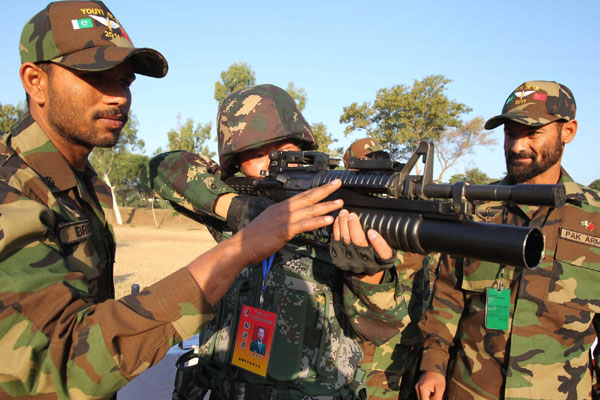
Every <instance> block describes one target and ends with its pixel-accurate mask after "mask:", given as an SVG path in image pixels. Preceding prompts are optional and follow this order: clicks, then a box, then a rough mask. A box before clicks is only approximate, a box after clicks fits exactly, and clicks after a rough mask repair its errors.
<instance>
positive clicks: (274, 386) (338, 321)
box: [174, 243, 367, 400]
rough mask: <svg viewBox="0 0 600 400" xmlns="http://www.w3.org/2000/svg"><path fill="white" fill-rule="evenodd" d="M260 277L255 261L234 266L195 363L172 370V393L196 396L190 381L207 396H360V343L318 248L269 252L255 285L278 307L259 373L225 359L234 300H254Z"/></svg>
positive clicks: (233, 326)
mask: <svg viewBox="0 0 600 400" xmlns="http://www.w3.org/2000/svg"><path fill="white" fill-rule="evenodd" d="M326 260H329V262H327V261H326ZM262 280H263V271H262V268H261V266H260V265H251V266H248V267H246V268H244V269H243V270H242V272H241V273H240V274H239V276H238V277H237V279H236V280H235V281H234V283H233V285H232V286H231V288H230V289H229V291H228V292H227V294H226V295H225V296H224V298H223V299H222V300H221V301H220V302H219V303H218V304H217V306H216V309H215V318H214V319H213V320H212V321H211V322H210V323H209V325H208V326H207V327H205V328H204V330H203V331H202V332H201V333H200V349H199V352H198V358H199V360H198V364H197V365H196V367H194V368H195V370H194V371H193V372H190V371H189V370H188V371H187V373H186V374H185V375H187V376H184V371H182V370H180V371H179V372H178V375H179V376H178V378H177V379H178V380H179V383H177V382H176V388H175V393H174V399H189V398H202V397H199V396H201V395H202V394H201V393H205V392H206V390H204V391H202V390H201V391H198V390H197V389H198V386H199V387H201V388H203V389H211V393H212V394H211V398H212V399H215V398H217V399H253V400H256V399H259V400H260V399H269V400H271V399H313V398H316V397H317V396H318V398H319V399H355V398H356V399H366V398H367V395H366V388H365V386H364V384H363V383H362V380H363V379H362V378H363V377H364V371H362V370H360V369H359V368H358V367H357V366H358V364H359V362H360V361H361V360H362V351H361V349H360V348H359V346H358V344H357V343H356V341H355V340H354V333H353V331H352V329H351V328H350V325H349V323H348V321H347V318H346V316H345V314H344V313H343V311H342V274H341V271H340V270H339V269H337V268H335V267H334V266H333V265H332V264H331V262H330V258H329V254H328V252H327V251H326V250H323V249H314V248H311V247H307V246H301V245H294V244H292V243H288V244H287V245H286V247H284V248H283V249H282V250H280V251H279V252H278V253H277V254H276V255H275V259H274V262H273V266H272V268H271V271H270V272H269V273H268V275H267V277H266V281H265V290H264V293H263V297H264V304H270V305H274V306H275V307H276V309H277V310H278V316H277V323H276V327H275V333H274V338H273V342H272V350H271V355H270V361H269V366H268V369H267V376H266V377H265V378H263V377H262V376H259V375H255V374H252V373H250V372H247V371H245V370H243V369H240V368H237V367H235V366H232V365H231V359H232V352H233V348H234V342H235V337H236V330H237V329H238V321H239V317H240V310H241V307H242V305H243V304H258V302H259V299H260V296H261V292H262ZM188 357H189V356H188ZM190 380H193V381H194V384H195V385H196V388H195V389H193V390H190V387H189V383H190V382H189V381H190ZM178 386H179V388H178ZM186 386H187V388H186ZM184 392H187V393H194V392H195V393H196V394H195V395H194V394H192V395H189V394H187V395H184V394H183V393H184Z"/></svg>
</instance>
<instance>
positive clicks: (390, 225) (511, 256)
mask: <svg viewBox="0 0 600 400" xmlns="http://www.w3.org/2000/svg"><path fill="white" fill-rule="evenodd" d="M348 209H349V210H350V211H353V212H356V213H357V215H358V217H359V219H360V221H361V223H362V225H363V227H364V228H365V229H375V230H376V231H377V232H379V233H380V234H381V235H382V236H383V238H384V239H385V240H386V241H387V242H388V243H389V244H390V246H391V247H392V248H394V249H398V250H403V251H408V252H412V253H419V254H427V253H438V252H439V253H447V254H449V255H451V256H455V257H467V258H475V259H478V260H483V261H489V262H494V263H498V264H504V265H513V266H519V267H524V268H535V267H536V266H537V265H538V264H539V263H540V261H541V260H542V258H543V254H544V235H543V234H542V232H541V231H540V230H539V229H537V228H530V227H522V226H513V225H501V224H491V223H485V222H474V221H471V220H466V219H465V220H461V221H452V220H444V219H437V218H423V217H422V216H421V215H418V214H404V213H389V212H386V213H379V212H372V211H369V210H365V209H360V208H357V209H353V207H348Z"/></svg>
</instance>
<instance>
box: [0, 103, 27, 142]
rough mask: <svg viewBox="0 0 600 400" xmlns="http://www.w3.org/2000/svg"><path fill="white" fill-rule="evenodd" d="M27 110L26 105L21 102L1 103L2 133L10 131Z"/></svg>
mask: <svg viewBox="0 0 600 400" xmlns="http://www.w3.org/2000/svg"><path fill="white" fill-rule="evenodd" d="M25 111H26V110H25V106H24V105H23V103H21V102H19V103H18V104H17V105H16V106H13V105H12V104H5V105H2V103H0V135H2V134H5V133H8V132H9V131H10V128H11V127H12V126H13V125H14V124H15V123H16V122H17V121H18V120H19V118H21V116H22V115H23V114H24V113H25Z"/></svg>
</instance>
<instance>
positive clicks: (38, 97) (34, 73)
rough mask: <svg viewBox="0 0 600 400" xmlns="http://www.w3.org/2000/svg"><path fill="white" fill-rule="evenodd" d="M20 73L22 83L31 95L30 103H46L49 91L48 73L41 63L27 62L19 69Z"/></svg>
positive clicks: (40, 104)
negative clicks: (41, 66)
mask: <svg viewBox="0 0 600 400" xmlns="http://www.w3.org/2000/svg"><path fill="white" fill-rule="evenodd" d="M19 75H20V76H21V83H22V84H23V87H24V88H25V91H26V92H27V94H28V95H29V104H30V105H32V104H34V103H35V104H37V105H39V106H42V105H44V104H45V103H46V97H47V93H48V91H47V87H48V74H47V73H46V72H45V71H44V70H42V68H40V66H39V65H36V64H34V63H31V62H25V63H23V64H22V65H21V68H20V69H19Z"/></svg>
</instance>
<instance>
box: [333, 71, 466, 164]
mask: <svg viewBox="0 0 600 400" xmlns="http://www.w3.org/2000/svg"><path fill="white" fill-rule="evenodd" d="M450 82H451V80H450V79H447V78H446V77H444V75H430V76H427V77H425V78H424V79H423V80H421V81H419V80H415V81H414V82H413V85H412V87H408V86H405V85H396V86H393V87H391V88H389V89H380V90H378V91H377V95H376V98H375V101H374V102H373V104H371V103H369V102H364V103H363V104H362V105H359V104H358V103H352V104H351V105H349V106H347V107H344V112H343V114H342V116H341V117H340V122H341V123H345V124H350V125H349V126H347V127H346V129H345V130H344V134H345V135H349V134H350V133H352V132H355V131H360V132H364V133H366V134H367V135H368V136H370V137H372V138H373V139H375V140H376V141H377V142H378V143H379V144H380V145H381V146H382V147H383V148H384V149H386V150H387V151H389V152H390V155H391V156H392V158H394V159H396V158H405V157H406V156H408V155H409V154H412V153H413V152H414V150H415V149H416V148H417V145H418V144H419V142H420V141H421V140H433V141H435V140H437V139H438V138H439V137H440V136H441V135H442V133H443V132H444V131H446V130H447V129H449V128H458V127H460V126H461V124H462V121H461V119H460V117H461V115H462V114H465V113H468V112H470V111H471V108H469V107H467V106H466V105H465V104H462V103H457V102H456V101H453V100H450V99H448V97H447V96H446V94H445V93H444V92H445V90H446V85H447V84H448V83H450Z"/></svg>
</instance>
